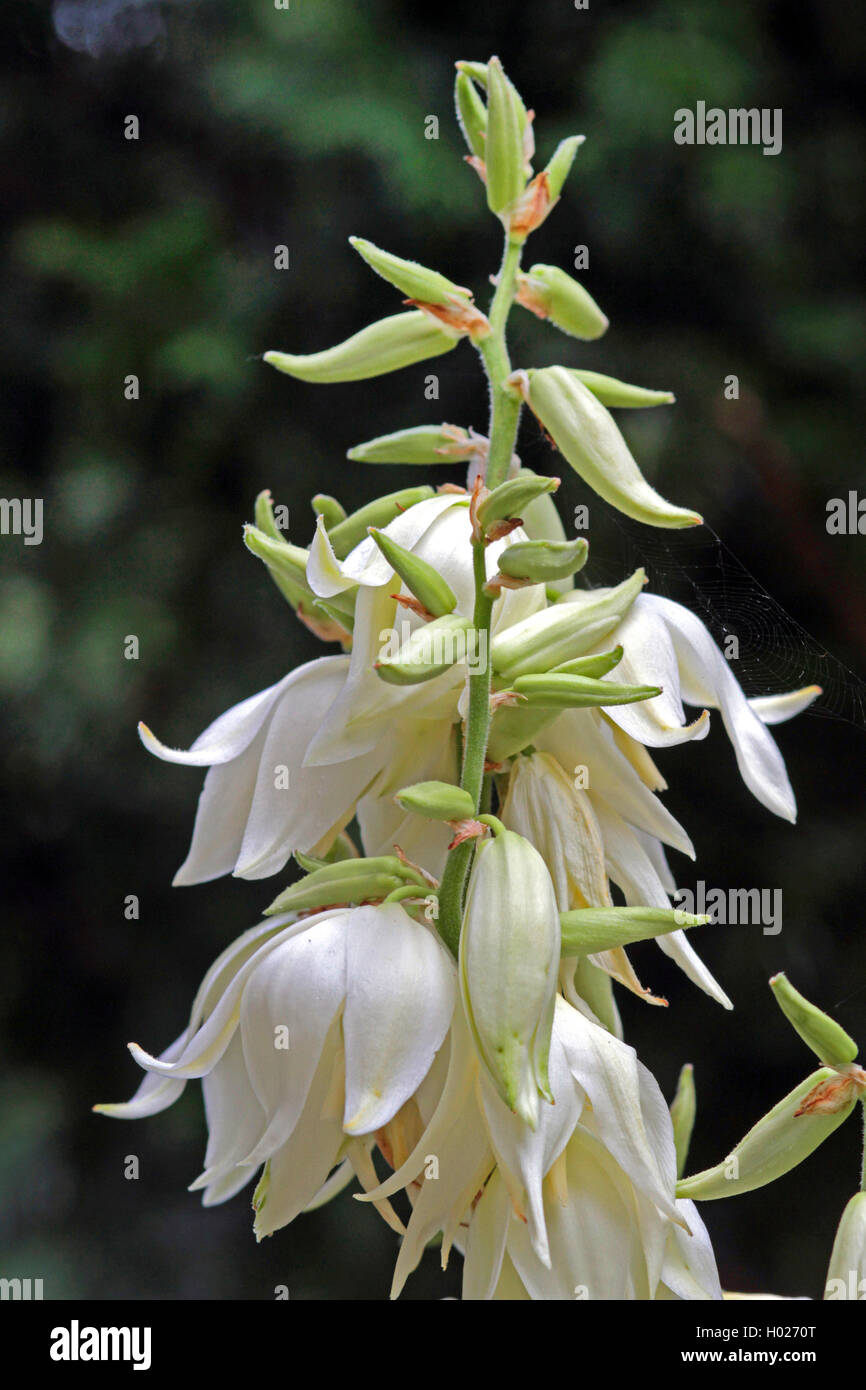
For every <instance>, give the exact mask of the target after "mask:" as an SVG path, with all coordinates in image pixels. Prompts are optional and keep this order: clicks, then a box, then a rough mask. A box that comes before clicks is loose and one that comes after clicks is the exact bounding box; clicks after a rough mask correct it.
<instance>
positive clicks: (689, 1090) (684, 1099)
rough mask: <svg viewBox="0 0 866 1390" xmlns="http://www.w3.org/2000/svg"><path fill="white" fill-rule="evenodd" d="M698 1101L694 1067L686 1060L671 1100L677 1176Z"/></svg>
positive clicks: (685, 1157) (683, 1158) (682, 1167)
mask: <svg viewBox="0 0 866 1390" xmlns="http://www.w3.org/2000/svg"><path fill="white" fill-rule="evenodd" d="M697 1108H698V1102H697V1096H696V1095H695V1069H694V1067H693V1066H692V1064H691V1062H687V1063H686V1065H685V1066H684V1067H683V1069H682V1070H681V1072H680V1079H679V1081H678V1082H677V1093H676V1095H675V1096H674V1098H673V1101H672V1102H671V1124H672V1125H673V1130H674V1148H675V1149H676V1154H677V1177H678V1178H680V1177H682V1175H683V1169H684V1168H685V1166H686V1159H687V1158H688V1156H689V1144H690V1143H691V1139H692V1130H693V1129H694V1127H695V1115H696V1114H697Z"/></svg>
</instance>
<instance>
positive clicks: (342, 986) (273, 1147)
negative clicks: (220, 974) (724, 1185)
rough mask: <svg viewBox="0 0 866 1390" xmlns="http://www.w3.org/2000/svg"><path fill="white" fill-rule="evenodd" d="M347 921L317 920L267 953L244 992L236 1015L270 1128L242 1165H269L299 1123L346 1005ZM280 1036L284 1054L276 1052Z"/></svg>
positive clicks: (340, 916)
mask: <svg viewBox="0 0 866 1390" xmlns="http://www.w3.org/2000/svg"><path fill="white" fill-rule="evenodd" d="M351 917H352V914H351V913H350V912H342V913H335V914H334V916H333V917H329V918H326V919H324V920H323V919H322V918H319V919H318V920H317V921H316V922H315V923H314V925H313V926H312V927H310V928H309V930H307V931H304V932H301V933H299V934H298V935H296V936H293V937H291V938H290V939H289V940H288V941H286V942H284V943H283V944H282V945H280V946H278V947H277V948H276V949H275V950H273V951H271V952H270V953H269V955H268V957H267V958H266V959H265V960H264V961H263V962H262V963H261V965H260V966H259V968H258V969H256V970H255V971H254V972H253V973H252V974H251V975H250V978H249V980H248V982H247V984H246V987H245V989H244V992H243V999H242V1001H241V1009H240V1026H241V1037H242V1039H243V1046H244V1057H245V1059H246V1065H247V1071H248V1072H249V1076H250V1080H251V1082H252V1085H253V1089H254V1090H255V1093H256V1095H257V1096H258V1098H259V1100H260V1101H261V1104H262V1107H263V1109H264V1111H265V1115H266V1116H267V1121H268V1122H267V1126H266V1128H265V1130H264V1133H263V1134H262V1135H261V1138H260V1139H259V1141H258V1143H257V1144H256V1145H255V1147H254V1148H253V1149H252V1151H251V1152H250V1153H249V1154H248V1155H247V1158H246V1160H245V1161H246V1162H247V1163H260V1162H262V1160H263V1159H266V1158H270V1157H271V1155H272V1154H274V1153H275V1152H276V1151H277V1149H279V1148H281V1147H282V1145H283V1144H285V1142H286V1140H287V1139H288V1138H289V1135H290V1134H291V1133H292V1131H293V1130H294V1128H295V1126H296V1124H297V1123H298V1119H299V1117H300V1114H301V1111H302V1110H303V1108H304V1104H305V1102H306V1099H307V1095H308V1093H309V1090H310V1085H311V1083H312V1080H313V1076H314V1074H315V1072H316V1069H317V1067H318V1066H319V1062H320V1060H321V1057H322V1052H323V1049H324V1047H325V1042H326V1039H327V1038H328V1036H329V1033H330V1032H331V1029H332V1025H333V1022H334V1019H335V1017H336V1015H337V1013H338V1012H339V1011H340V1010H341V1009H342V1007H343V1001H344V999H345V997H346V935H347V931H348V930H350V929H351ZM283 1029H286V1030H288V1047H284V1046H278V1045H277V1043H278V1041H279V1040H282V1036H284V1035H282V1030H283ZM317 1185H318V1184H317Z"/></svg>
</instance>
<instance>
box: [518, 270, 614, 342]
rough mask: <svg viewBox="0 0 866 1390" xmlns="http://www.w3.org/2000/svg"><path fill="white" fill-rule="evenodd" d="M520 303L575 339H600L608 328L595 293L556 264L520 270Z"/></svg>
mask: <svg viewBox="0 0 866 1390" xmlns="http://www.w3.org/2000/svg"><path fill="white" fill-rule="evenodd" d="M517 302H518V304H522V305H523V307H524V309H529V310H531V312H532V313H533V314H536V315H537V316H538V318H540V319H550V322H551V323H553V324H555V325H556V327H557V328H561V329H562V331H563V333H570V334H571V336H572V337H573V338H583V339H585V340H587V341H589V340H591V339H593V338H600V337H601V335H602V333H604V332H605V331H606V329H607V328H608V320H607V318H606V316H605V315H604V314H603V313H602V312H601V309H599V307H598V305H597V304H596V302H595V300H594V299H593V298H592V295H590V294H588V293H587V291H586V290H585V289H584V288H583V285H580V284H578V282H577V280H573V279H572V277H571V276H570V275H566V273H565V271H564V270H560V269H559V267H558V266H555V265H534V266H532V267H531V268H530V270H529V272H528V274H523V273H519V274H518V276H517Z"/></svg>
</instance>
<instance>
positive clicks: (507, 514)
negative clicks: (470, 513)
mask: <svg viewBox="0 0 866 1390" xmlns="http://www.w3.org/2000/svg"><path fill="white" fill-rule="evenodd" d="M559 482H560V480H559V478H542V477H540V476H539V475H538V474H537V473H531V472H530V471H529V469H528V468H522V469H521V470H520V473H519V474H518V475H517V477H516V478H509V480H508V481H507V482H505V483H500V484H499V486H498V487H495V488H494V489H493V491H492V492H490V493H488V495H487V496H486V497H485V499H484V501H483V502H481V503H480V505H479V507H478V511H477V515H478V524H479V526H480V527H481V529H482V531H485V532H486V531H489V529H490V527H491V526H492V525H493V524H494V522H496V521H502V520H504V519H505V518H511V517H519V516H520V509H521V507H525V506H528V505H529V503H530V502H532V501H534V500H535V498H536V497H541V496H542V494H543V493H546V492H556V489H557V488H558V487H559Z"/></svg>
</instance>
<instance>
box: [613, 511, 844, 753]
mask: <svg viewBox="0 0 866 1390" xmlns="http://www.w3.org/2000/svg"><path fill="white" fill-rule="evenodd" d="M609 516H610V520H611V521H612V522H613V524H614V526H615V527H616V531H617V533H618V536H619V539H620V541H621V546H622V562H623V563H624V564H625V566H626V568H627V569H628V570H629V571H632V570H634V569H636V568H637V567H638V566H639V565H642V566H643V568H644V569H645V570H646V572H647V575H648V577H649V587H650V589H651V590H652V592H653V593H656V594H661V595H662V596H663V597H664V598H669V599H673V600H674V601H675V602H677V603H681V604H683V605H684V606H685V607H687V608H690V609H691V610H692V611H693V612H694V613H697V614H698V616H699V617H700V618H701V620H702V621H703V622H704V623H705V625H706V626H707V628H708V629H709V631H710V632H711V633H712V635H713V637H714V639H715V641H716V642H717V643H718V645H719V646H720V647H721V648H722V649H723V650H724V647H725V638H726V637H729V636H734V637H736V638H737V641H738V644H739V650H738V654H737V659H736V660H735V661H733V662H732V667H733V669H734V671H735V673H736V676H737V679H738V681H739V683H740V685H741V686H742V687H743V690H744V691H745V693H746V694H747V695H749V696H756V695H771V694H781V693H782V692H785V691H789V690H797V689H799V688H800V687H802V686H804V685H820V686H821V689H822V691H823V694H822V695H821V696H820V698H819V699H818V700H817V701H816V703H815V704H814V705H812V706H810V708H809V710H808V713H809V714H812V715H816V716H820V717H823V718H827V719H836V720H841V721H843V722H844V723H848V724H853V725H854V726H855V727H858V728H860V729H866V680H863V678H862V677H860V676H858V675H857V674H856V673H855V672H854V671H852V670H850V669H849V668H848V667H847V666H846V665H845V664H844V663H843V662H841V661H840V660H839V659H838V657H835V656H834V655H833V653H832V652H829V651H828V650H827V648H826V647H825V646H824V645H823V643H821V642H819V641H818V640H817V638H815V637H813V636H812V634H811V633H810V632H808V631H807V629H806V628H804V627H803V626H802V624H800V623H798V622H797V620H796V619H795V618H792V617H791V614H790V613H788V612H787V611H786V609H784V608H783V607H782V605H781V604H780V603H778V602H777V600H776V599H774V598H773V596H772V594H771V593H769V591H768V590H767V589H766V588H765V587H764V586H763V584H761V582H760V580H758V579H756V578H755V576H754V575H753V574H752V573H751V572H750V571H749V570H748V569H747V568H746V566H745V565H744V564H743V563H742V561H741V560H739V559H738V558H737V556H736V555H735V554H734V553H733V551H732V550H731V549H730V548H729V547H728V546H727V545H726V544H725V542H724V541H723V540H722V539H721V537H720V536H719V535H717V534H716V532H715V531H714V530H713V529H712V527H710V526H708V525H706V523H705V524H704V525H703V526H697V527H694V528H693V529H692V528H690V529H689V530H682V531H663V530H660V529H658V530H657V529H652V530H651V529H650V528H648V527H643V526H638V525H637V524H636V523H634V524H633V523H631V522H630V521H629V520H628V519H627V518H623V517H621V516H620V515H619V514H617V513H614V512H613V511H611V512H610V513H609ZM597 554H598V552H596V556H594V557H593V559H596V558H597ZM608 568H610V569H611V577H610V579H609V580H608V579H607V578H606V577H604V578H603V577H602V575H601V573H600V571H601V570H602V569H603V570H608ZM593 569H594V573H593V579H594V580H595V582H596V583H598V582H601V583H605V582H611V583H617V582H618V580H619V579H621V578H622V577H623V575H622V569H621V566H617V573H616V575H614V574H613V567H612V566H611V567H609V566H608V565H607V564H603V565H599V566H594V567H593Z"/></svg>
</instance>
